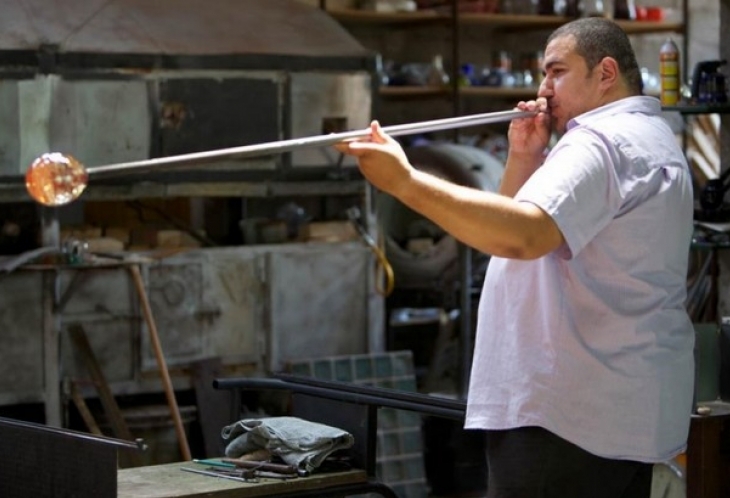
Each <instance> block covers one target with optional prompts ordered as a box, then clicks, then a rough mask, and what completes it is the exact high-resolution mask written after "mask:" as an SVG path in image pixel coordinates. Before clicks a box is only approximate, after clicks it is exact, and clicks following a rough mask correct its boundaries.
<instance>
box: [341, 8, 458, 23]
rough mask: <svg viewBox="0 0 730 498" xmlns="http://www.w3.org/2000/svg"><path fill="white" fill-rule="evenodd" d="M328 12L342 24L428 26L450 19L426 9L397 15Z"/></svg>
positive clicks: (344, 10)
mask: <svg viewBox="0 0 730 498" xmlns="http://www.w3.org/2000/svg"><path fill="white" fill-rule="evenodd" d="M327 12H328V13H329V15H331V16H332V17H333V18H335V19H337V20H338V21H340V22H345V23H361V24H427V23H433V22H443V21H448V20H449V19H450V16H447V15H444V14H440V13H438V12H436V11H435V10H426V9H424V10H417V11H415V12H395V13H387V12H375V11H373V10H358V9H327Z"/></svg>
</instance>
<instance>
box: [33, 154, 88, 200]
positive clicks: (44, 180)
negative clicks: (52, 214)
mask: <svg viewBox="0 0 730 498" xmlns="http://www.w3.org/2000/svg"><path fill="white" fill-rule="evenodd" d="M88 181H89V174H88V173H87V172H86V168H84V165H83V164H81V163H80V162H79V161H77V160H76V159H75V158H73V157H71V156H69V155H64V154H61V153H60V152H50V153H47V154H43V155H42V156H40V157H38V158H37V159H36V160H35V161H33V164H31V165H30V168H28V171H27V172H26V173H25V187H26V189H28V193H29V194H30V196H31V197H32V198H33V199H34V200H36V201H37V202H39V203H41V204H43V205H45V206H62V205H64V204H68V203H69V202H72V201H75V200H76V199H78V197H79V196H80V195H81V193H82V192H83V191H84V189H85V188H86V185H87V183H88Z"/></svg>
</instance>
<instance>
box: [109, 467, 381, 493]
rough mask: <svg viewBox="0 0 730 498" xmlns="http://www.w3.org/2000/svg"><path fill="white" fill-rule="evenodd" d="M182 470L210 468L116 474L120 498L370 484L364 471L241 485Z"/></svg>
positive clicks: (147, 469) (145, 469) (146, 469)
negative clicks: (367, 482)
mask: <svg viewBox="0 0 730 498" xmlns="http://www.w3.org/2000/svg"><path fill="white" fill-rule="evenodd" d="M182 467H187V468H194V469H198V470H206V469H207V468H208V467H207V466H205V465H199V464H196V463H193V462H177V463H169V464H163V465H152V466H147V467H136V468H131V469H120V470H119V471H118V472H117V497H118V498H173V497H175V498H183V497H184V498H195V497H206V498H248V497H255V496H278V495H280V494H283V493H293V492H297V491H306V490H312V489H319V488H322V487H325V486H334V485H340V484H353V483H361V482H365V481H366V480H367V476H366V474H365V471H363V470H349V471H345V472H332V473H323V474H316V473H315V474H312V475H311V476H309V477H297V478H294V479H288V480H285V481H284V480H280V479H263V478H262V479H260V481H259V482H240V481H233V480H231V479H223V478H219V477H213V476H207V475H202V474H195V473H192V472H185V471H182V470H180V469H181V468H182Z"/></svg>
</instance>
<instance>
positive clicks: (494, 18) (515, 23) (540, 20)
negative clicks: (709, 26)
mask: <svg viewBox="0 0 730 498" xmlns="http://www.w3.org/2000/svg"><path fill="white" fill-rule="evenodd" d="M327 12H328V13H329V14H330V15H331V16H332V17H333V18H335V19H337V20H338V21H340V22H343V23H363V24H427V23H435V22H447V21H449V20H450V19H451V14H443V13H441V12H438V11H435V10H417V11H414V12H394V13H386V12H375V11H371V10H357V9H328V10H327ZM571 19H572V18H570V17H564V16H542V15H528V14H486V13H485V14H480V13H466V12H465V13H461V14H459V24H461V25H481V26H491V27H494V28H501V29H510V30H539V29H554V28H557V27H558V26H560V25H561V24H565V23H566V22H568V21H570V20H571ZM617 22H618V24H619V25H620V26H621V27H622V28H623V29H624V30H625V31H626V32H627V33H628V34H648V33H666V32H678V33H681V32H683V31H684V25H683V24H682V23H679V22H663V21H621V20H619V21H617Z"/></svg>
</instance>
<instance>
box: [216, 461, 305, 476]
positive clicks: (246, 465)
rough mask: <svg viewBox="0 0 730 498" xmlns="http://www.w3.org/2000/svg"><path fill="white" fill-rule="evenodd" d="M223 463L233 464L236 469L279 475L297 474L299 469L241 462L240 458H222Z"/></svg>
mask: <svg viewBox="0 0 730 498" xmlns="http://www.w3.org/2000/svg"><path fill="white" fill-rule="evenodd" d="M221 461H222V462H225V463H232V464H233V465H235V466H236V467H240V468H243V469H256V470H264V471H269V472H277V473H279V474H296V473H297V468H296V467H294V466H293V465H286V464H283V463H272V462H257V461H255V460H239V459H238V458H222V459H221Z"/></svg>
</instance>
